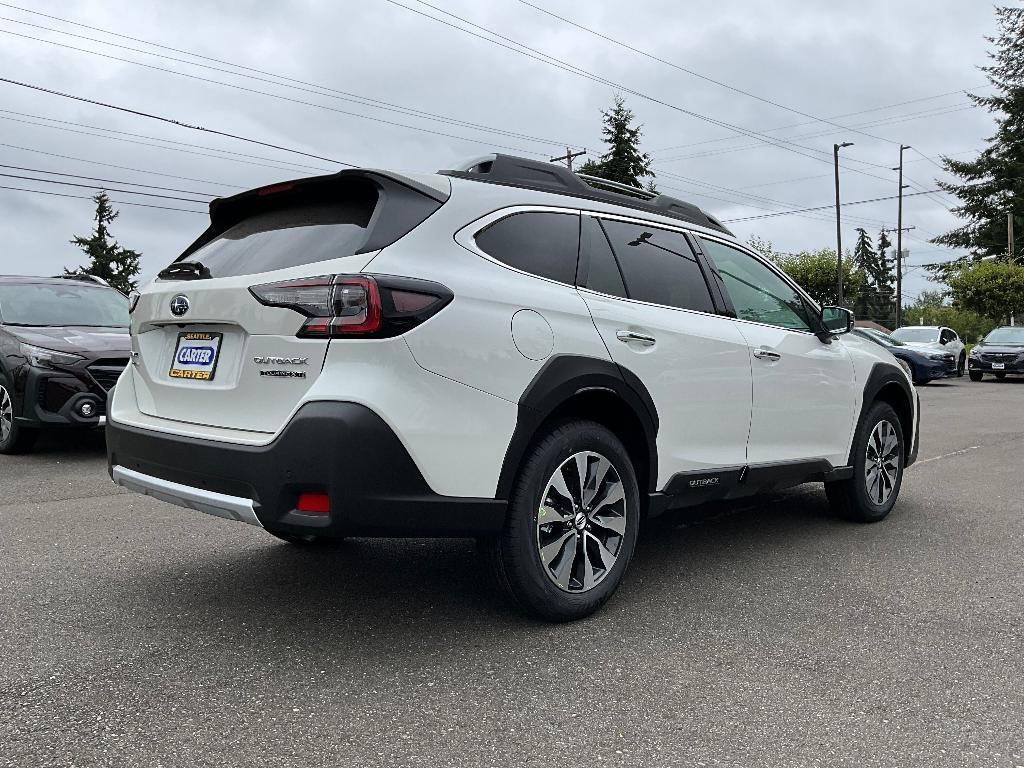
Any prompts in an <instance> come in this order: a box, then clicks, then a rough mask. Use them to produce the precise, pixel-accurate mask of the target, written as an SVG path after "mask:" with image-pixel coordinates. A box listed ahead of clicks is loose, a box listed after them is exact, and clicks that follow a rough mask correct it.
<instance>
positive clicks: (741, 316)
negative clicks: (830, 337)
mask: <svg viewBox="0 0 1024 768" xmlns="http://www.w3.org/2000/svg"><path fill="white" fill-rule="evenodd" d="M699 241H700V244H701V248H702V249H703V250H704V252H705V253H706V254H707V255H708V256H709V257H710V258H711V259H712V261H713V262H714V264H715V265H716V267H717V269H718V272H719V276H720V278H721V281H722V285H723V287H724V289H725V291H726V292H727V294H728V296H729V298H730V300H731V302H732V305H733V308H734V310H735V312H736V316H737V320H736V321H735V323H736V328H737V329H738V330H739V332H740V333H741V334H742V335H743V337H744V338H745V339H746V343H747V345H748V347H749V354H750V363H751V366H752V370H753V384H754V407H753V414H752V417H751V422H750V441H749V443H748V446H747V459H748V461H749V463H750V464H751V466H753V465H755V464H767V463H774V462H795V461H803V460H811V459H821V458H824V459H828V460H829V461H830V462H831V463H832V464H833V465H834V466H842V465H845V464H846V461H847V454H848V451H849V447H850V438H851V435H852V433H853V428H854V420H855V419H856V415H857V413H856V408H857V405H858V404H859V402H860V397H859V395H858V384H857V380H856V376H855V374H854V368H853V361H852V359H851V358H850V355H849V352H847V350H846V348H845V347H844V346H843V345H842V344H827V343H823V342H822V341H821V340H819V339H818V337H817V336H816V335H815V334H814V333H813V332H812V330H811V329H812V324H811V319H810V311H811V310H810V309H809V307H808V304H807V303H806V302H805V301H804V299H803V297H802V296H801V294H800V292H799V290H798V289H797V288H795V287H794V286H793V285H792V284H791V283H790V282H789V280H788V279H786V278H785V277H783V276H782V275H781V274H780V273H779V272H777V271H776V270H775V269H773V268H772V267H770V266H768V265H767V264H766V263H764V262H762V261H761V260H760V259H758V258H756V257H754V256H753V255H752V254H749V253H747V252H745V251H742V250H740V249H739V248H736V247H733V246H731V245H727V244H725V243H723V242H720V241H717V240H713V239H709V238H707V237H701V238H700V240H699ZM860 386H863V383H861V385H860Z"/></svg>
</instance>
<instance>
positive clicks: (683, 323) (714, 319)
mask: <svg viewBox="0 0 1024 768" xmlns="http://www.w3.org/2000/svg"><path fill="white" fill-rule="evenodd" d="M606 234H607V237H606ZM580 243H581V244H580V276H579V279H578V280H579V285H580V294H581V295H582V296H583V298H584V300H585V301H586V302H587V305H588V307H589V308H590V311H591V314H592V316H593V318H594V322H595V324H596V325H597V329H598V331H599V332H600V334H601V337H602V339H603V340H604V343H605V345H606V346H607V347H608V351H609V352H610V353H611V356H612V358H613V359H614V360H615V362H616V363H617V364H618V365H619V366H620V367H622V368H623V369H625V370H627V371H630V372H632V373H633V374H635V375H636V376H637V378H639V379H640V381H641V382H642V383H643V384H644V385H645V386H646V387H647V389H648V391H649V392H650V394H651V397H652V399H653V400H654V404H655V407H656V408H657V411H658V418H659V422H660V423H659V430H658V488H659V489H662V488H664V486H665V485H666V483H667V482H668V480H669V479H670V478H671V477H672V475H674V474H675V473H677V472H697V473H699V472H701V471H704V470H715V469H721V468H725V467H742V466H743V464H745V463H746V460H745V459H746V457H745V454H746V442H747V431H748V429H749V426H750V408H751V392H750V360H749V356H748V354H747V346H746V341H745V340H744V338H743V336H742V334H740V333H739V331H738V330H737V329H736V326H735V323H734V322H733V321H732V320H731V319H730V318H727V317H723V316H721V315H718V314H716V313H715V308H714V306H713V304H712V300H711V295H710V292H709V289H708V285H707V283H706V281H705V278H704V276H703V273H702V271H701V267H700V265H699V264H698V262H697V260H696V258H695V256H694V253H693V251H692V250H691V249H690V247H689V245H688V244H687V241H686V239H685V236H684V235H683V234H682V233H680V232H676V231H672V230H667V229H661V228H658V227H653V226H651V225H650V224H647V223H644V222H637V221H632V220H627V219H621V220H620V219H615V218H611V217H608V218H602V220H601V222H600V223H599V221H598V219H597V218H595V217H594V216H590V215H584V216H583V221H582V230H581V237H580ZM609 244H611V246H613V247H614V256H613V251H612V248H611V247H610V245H609ZM615 256H617V257H618V259H617V260H616V258H615Z"/></svg>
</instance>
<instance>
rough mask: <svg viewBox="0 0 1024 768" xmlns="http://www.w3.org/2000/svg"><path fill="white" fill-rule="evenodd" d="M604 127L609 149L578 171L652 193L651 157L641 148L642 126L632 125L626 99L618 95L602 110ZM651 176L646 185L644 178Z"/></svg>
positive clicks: (653, 189)
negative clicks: (608, 108) (599, 157)
mask: <svg viewBox="0 0 1024 768" xmlns="http://www.w3.org/2000/svg"><path fill="white" fill-rule="evenodd" d="M601 115H602V119H603V121H604V128H602V129H601V133H602V135H603V136H604V142H605V144H607V145H608V151H607V152H605V153H604V154H603V155H601V159H600V160H597V161H594V160H588V161H587V162H586V163H584V164H583V165H582V166H581V167H580V169H579V170H580V173H587V174H590V175H591V176H600V177H601V178H602V179H608V180H609V181H617V182H619V183H620V184H628V185H629V186H631V187H645V188H646V189H648V190H650V191H651V192H657V190H656V189H655V188H654V181H653V178H654V172H653V171H652V170H651V162H652V160H651V156H650V155H648V154H647V153H646V152H641V151H640V137H641V136H643V126H642V125H637V126H634V125H633V120H634V115H633V111H632V110H630V109H629V108H627V107H626V102H625V101H623V100H622V97H621V96H619V95H618V94H616V95H615V103H614V105H613V106H612V108H611V109H610V110H607V111H605V110H601ZM648 176H650V177H651V179H652V180H651V181H649V182H648V183H647V184H646V185H645V184H644V182H643V179H644V178H645V177H648Z"/></svg>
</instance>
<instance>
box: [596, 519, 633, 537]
mask: <svg viewBox="0 0 1024 768" xmlns="http://www.w3.org/2000/svg"><path fill="white" fill-rule="evenodd" d="M590 520H591V522H593V523H594V525H598V526H600V527H601V528H604V529H605V530H608V531H611V532H612V533H616V534H618V535H619V536H624V535H625V534H626V518H625V517H623V516H622V515H598V514H594V515H592V516H591V518H590Z"/></svg>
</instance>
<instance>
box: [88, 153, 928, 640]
mask: <svg viewBox="0 0 1024 768" xmlns="http://www.w3.org/2000/svg"><path fill="white" fill-rule="evenodd" d="M852 325H853V318H852V316H851V315H850V313H849V312H848V311H846V310H843V309H836V308H826V309H825V310H822V309H821V308H819V307H818V306H816V305H815V304H814V302H813V301H811V300H810V299H809V298H808V297H807V295H806V294H805V293H804V292H803V291H802V290H801V289H800V288H799V287H798V286H796V285H795V284H794V283H793V282H792V281H790V280H789V279H788V278H787V277H786V276H785V275H784V274H783V273H781V272H779V271H778V270H777V269H776V268H775V267H774V266H772V265H771V264H769V263H767V262H765V261H764V260H762V259H761V258H759V257H758V256H757V255H756V254H754V253H751V252H750V251H749V250H748V249H746V248H744V247H743V246H742V245H741V244H739V243H737V242H736V240H735V239H734V238H733V237H732V236H731V234H730V233H729V231H728V230H727V229H726V228H725V227H723V226H722V225H721V224H720V223H718V222H717V221H716V220H715V219H714V218H713V217H711V216H709V215H708V214H706V213H704V212H703V211H701V210H700V209H699V208H697V207H695V206H693V205H690V204H687V203H684V202H682V201H679V200H676V199H673V198H669V197H666V196H663V195H662V196H651V195H645V194H644V193H643V191H642V190H633V189H631V188H628V187H618V186H617V185H614V184H609V183H607V182H601V181H600V180H597V179H590V178H587V177H580V176H577V175H574V174H572V173H570V172H569V171H568V170H567V169H561V168H558V167H555V166H551V165H548V164H543V163H538V162H535V161H531V160H523V159H520V158H514V157H510V156H505V155H491V156H488V157H486V158H483V159H480V160H477V161H473V162H472V163H469V164H467V165H464V166H462V167H461V168H460V169H458V170H453V171H443V172H440V173H438V174H436V175H414V174H399V173H392V172H386V171H378V170H345V171H342V172H340V173H337V174H333V175H329V176H320V177H315V178H308V179H301V180H297V181H292V182H286V183H283V184H277V185H274V186H270V187H265V188H262V189H257V190H253V191H251V192H246V193H243V194H240V195H236V196H234V197H230V198H225V199H220V200H216V201H214V202H213V203H212V204H211V206H210V226H209V228H208V229H207V230H206V231H205V232H204V233H203V234H202V235H201V236H200V237H199V239H198V240H196V241H195V242H194V243H193V244H192V245H190V246H189V247H188V248H187V249H185V251H184V253H183V254H182V255H181V256H180V257H179V258H178V259H177V260H176V261H175V262H174V263H173V264H171V265H170V266H169V267H168V268H167V269H165V270H164V271H163V272H161V273H160V276H159V277H158V279H156V280H155V281H154V282H152V283H151V284H150V285H149V286H147V287H146V288H145V289H144V290H143V292H142V294H141V296H139V297H138V298H137V302H136V303H135V305H134V307H133V309H132V323H131V338H132V363H131V364H130V365H129V366H128V368H127V369H126V371H125V373H124V375H123V376H122V377H121V379H120V381H119V382H118V384H117V386H116V387H115V389H114V391H113V394H112V396H111V402H110V404H109V411H108V423H107V445H108V455H109V468H110V473H111V476H112V478H113V480H114V481H115V482H117V483H118V484H120V485H123V486H125V487H127V488H130V489H132V490H135V491H138V492H141V493H145V494H148V495H150V496H153V497H156V498H158V499H162V500H164V501H168V502H171V503H174V504H178V505H181V506H184V507H188V508H191V509H194V510H198V511H201V512H206V513H210V514H213V515H218V516H221V517H225V518H229V519H234V520H239V521H242V522H246V523H251V524H253V525H256V526H261V527H263V528H264V529H266V530H267V531H268V532H270V533H272V534H274V535H275V536H278V537H280V538H282V539H284V540H286V541H289V542H293V543H296V544H315V543H319V542H324V541H329V540H331V539H337V538H340V537H344V536H467V537H476V538H477V539H479V540H480V541H481V542H482V543H483V544H484V545H485V547H486V549H487V552H488V553H489V560H490V561H491V563H492V564H493V567H494V570H495V572H496V574H497V577H498V581H499V582H500V584H501V585H502V586H503V587H504V589H505V590H507V592H508V593H509V594H510V595H511V596H512V598H514V600H515V601H517V602H518V604H519V605H520V606H521V607H522V608H523V609H524V610H526V611H527V612H529V613H531V614H533V615H536V616H539V617H542V618H546V619H549V620H569V619H575V618H579V617H582V616H585V615H587V614H589V613H591V612H593V611H595V610H596V609H598V608H599V607H600V606H601V605H602V604H603V603H604V602H605V601H606V600H607V599H608V598H609V597H610V596H611V594H612V593H613V592H614V591H615V589H616V587H617V586H618V585H619V583H620V582H621V580H622V577H623V574H624V573H625V571H626V567H627V565H628V564H629V560H630V557H631V556H632V554H633V550H634V546H635V544H636V540H637V531H638V528H639V526H640V524H641V521H642V520H643V519H644V518H645V517H648V516H654V515H657V514H659V513H662V512H664V511H665V510H667V509H674V508H679V507H686V506H690V505H694V504H698V503H701V502H705V501H709V500H713V499H734V498H737V497H741V496H747V495H750V494H754V493H757V492H759V491H763V490H766V489H771V488H777V487H780V486H786V485H794V484H798V483H803V482H822V481H823V482H824V483H825V489H826V492H827V495H828V499H829V501H830V502H831V503H832V504H833V506H835V507H837V508H838V509H839V510H840V511H841V512H843V513H844V514H846V515H848V516H850V517H852V518H854V519H856V520H863V521H874V520H880V519H881V518H883V517H885V516H886V515H887V514H888V512H889V511H890V509H892V507H893V504H894V503H895V502H896V498H897V495H898V494H899V490H900V483H901V480H902V476H903V471H904V469H905V468H906V467H907V466H908V465H909V464H911V463H912V462H913V461H914V459H915V457H916V454H917V421H918V403H917V399H916V395H915V392H914V389H913V387H912V385H911V382H910V381H909V379H908V377H907V375H906V374H905V373H904V371H903V369H902V368H901V367H900V366H899V365H898V364H897V362H896V361H895V359H893V358H892V356H891V355H889V353H888V352H886V351H885V350H884V349H882V348H881V347H879V346H878V345H877V344H872V343H870V342H866V341H862V340H858V339H857V338H856V337H855V336H846V335H844V334H845V333H846V332H847V331H848V330H849V329H850V328H851V327H852Z"/></svg>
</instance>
